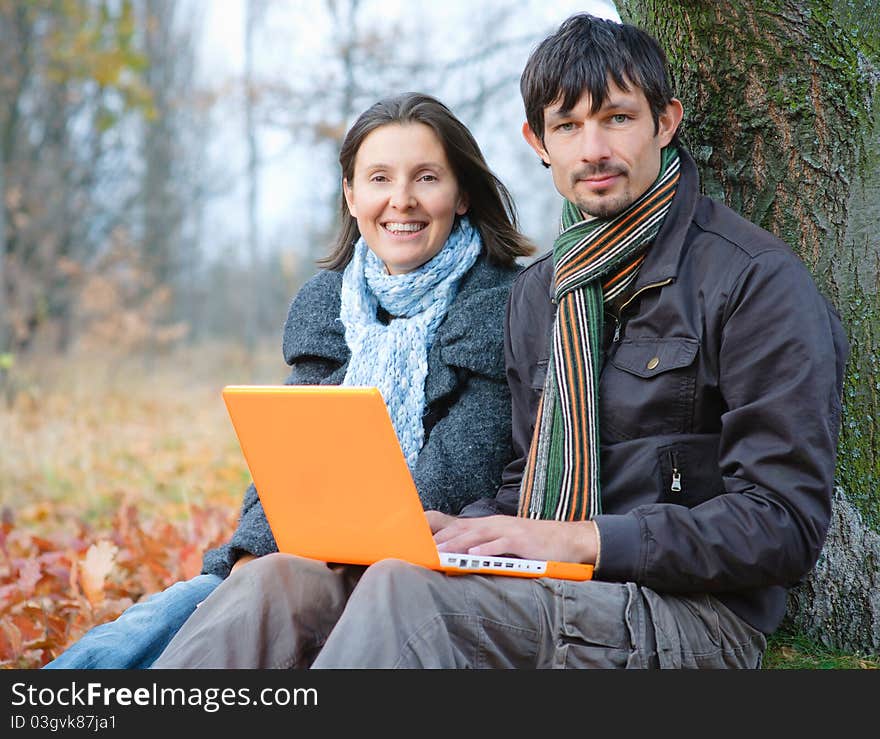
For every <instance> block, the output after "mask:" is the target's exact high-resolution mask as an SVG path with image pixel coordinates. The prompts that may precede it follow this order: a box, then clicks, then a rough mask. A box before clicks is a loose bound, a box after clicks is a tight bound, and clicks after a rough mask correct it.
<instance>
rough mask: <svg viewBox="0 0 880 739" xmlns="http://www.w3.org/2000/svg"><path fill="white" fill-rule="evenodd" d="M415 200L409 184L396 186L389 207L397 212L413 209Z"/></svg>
mask: <svg viewBox="0 0 880 739" xmlns="http://www.w3.org/2000/svg"><path fill="white" fill-rule="evenodd" d="M415 206H416V198H415V195H414V194H413V192H412V189H411V188H410V186H409V183H406V184H401V185H398V186H396V187H395V188H394V190H393V191H392V193H391V207H392V208H396V209H397V210H409V209H410V208H415Z"/></svg>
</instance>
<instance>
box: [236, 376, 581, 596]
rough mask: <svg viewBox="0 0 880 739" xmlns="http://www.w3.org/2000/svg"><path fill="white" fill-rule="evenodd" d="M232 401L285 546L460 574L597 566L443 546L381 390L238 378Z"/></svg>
mask: <svg viewBox="0 0 880 739" xmlns="http://www.w3.org/2000/svg"><path fill="white" fill-rule="evenodd" d="M223 399H224V401H225V402H226V408H227V410H228V411H229V416H230V418H231V419H232V425H233V426H234V427H235V432H236V434H237V435H238V440H239V443H240V444H241V449H242V452H243V453H244V457H245V460H246V461H247V465H248V468H249V470H250V473H251V477H252V478H253V481H254V484H255V485H256V488H257V490H258V491H259V494H260V500H261V502H262V503H263V510H264V511H265V512H266V518H267V519H268V521H269V526H270V527H271V529H272V533H273V534H274V535H275V541H276V542H277V544H278V549H279V551H281V552H286V553H288V554H297V555H300V556H302V557H311V558H312V559H319V560H322V561H325V562H345V563H350V564H365V565H369V564H372V563H373V562H377V561H378V560H380V559H386V558H389V557H393V558H396V559H402V560H406V561H408V562H412V563H414V564H419V565H422V566H424V567H428V568H430V569H433V570H443V571H446V572H455V573H481V574H497V575H515V576H519V577H544V576H546V577H556V578H564V579H570V580H588V579H590V577H591V576H592V574H593V568H592V566H591V565H585V564H577V563H573V562H550V561H537V560H529V559H519V558H516V557H477V556H475V555H470V554H452V553H448V552H438V550H437V546H436V544H435V543H434V539H433V537H432V535H431V529H430V527H429V526H428V521H427V519H426V518H425V515H424V511H423V509H422V504H421V501H420V500H419V496H418V493H417V492H416V488H415V484H414V483H413V480H412V476H411V475H410V472H409V468H408V467H407V466H406V461H405V459H404V456H403V452H402V451H401V449H400V444H399V443H398V441H397V435H396V434H395V432H394V427H393V426H392V424H391V419H390V417H389V416H388V410H387V409H386V407H385V403H384V402H383V400H382V396H381V394H380V393H379V391H378V390H377V389H376V388H373V387H361V388H353V387H339V386H311V385H309V386H298V385H230V386H227V387H225V388H224V389H223Z"/></svg>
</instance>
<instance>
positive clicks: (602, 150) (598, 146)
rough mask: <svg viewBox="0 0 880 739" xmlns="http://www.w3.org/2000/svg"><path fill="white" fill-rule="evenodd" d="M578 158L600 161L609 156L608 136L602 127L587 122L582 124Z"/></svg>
mask: <svg viewBox="0 0 880 739" xmlns="http://www.w3.org/2000/svg"><path fill="white" fill-rule="evenodd" d="M579 139H580V140H579V142H578V143H579V147H578V149H579V151H578V153H579V154H580V158H581V160H582V161H584V162H601V161H604V160H606V159H608V158H609V157H610V156H611V148H610V146H609V143H608V137H607V136H606V134H605V131H603V130H602V127H601V126H599V125H596V124H592V123H588V124H587V125H585V126H583V127H582V128H581V131H580V137H579Z"/></svg>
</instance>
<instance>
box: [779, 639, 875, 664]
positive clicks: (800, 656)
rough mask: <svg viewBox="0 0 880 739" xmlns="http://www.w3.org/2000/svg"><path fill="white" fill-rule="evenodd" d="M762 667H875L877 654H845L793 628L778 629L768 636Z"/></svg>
mask: <svg viewBox="0 0 880 739" xmlns="http://www.w3.org/2000/svg"><path fill="white" fill-rule="evenodd" d="M764 669H765V670H877V669H880V658H877V657H866V656H861V655H854V654H847V653H845V652H841V651H839V650H835V649H831V648H829V647H826V646H824V645H822V644H817V643H816V642H813V641H810V640H809V639H807V638H805V637H803V636H801V635H799V634H795V633H792V632H788V631H779V632H777V633H776V634H773V635H772V636H771V637H770V638H769V639H768V640H767V651H766V652H765V654H764Z"/></svg>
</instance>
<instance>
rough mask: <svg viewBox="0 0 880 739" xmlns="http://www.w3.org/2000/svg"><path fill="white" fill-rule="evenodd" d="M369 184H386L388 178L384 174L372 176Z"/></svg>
mask: <svg viewBox="0 0 880 739" xmlns="http://www.w3.org/2000/svg"><path fill="white" fill-rule="evenodd" d="M370 182H388V178H387V177H386V176H385V175H384V174H374V175H373V176H372V177H370Z"/></svg>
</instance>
